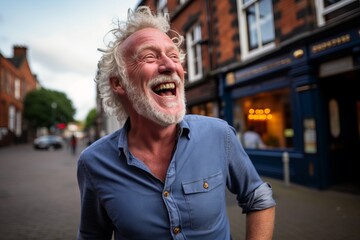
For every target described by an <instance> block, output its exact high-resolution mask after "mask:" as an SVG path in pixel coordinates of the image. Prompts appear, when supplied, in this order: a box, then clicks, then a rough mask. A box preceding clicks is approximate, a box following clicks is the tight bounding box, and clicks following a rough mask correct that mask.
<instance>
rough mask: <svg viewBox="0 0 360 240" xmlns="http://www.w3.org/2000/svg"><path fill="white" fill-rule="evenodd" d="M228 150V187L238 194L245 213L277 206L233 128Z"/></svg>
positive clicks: (228, 138) (229, 132)
mask: <svg viewBox="0 0 360 240" xmlns="http://www.w3.org/2000/svg"><path fill="white" fill-rule="evenodd" d="M226 148H227V149H226V153H227V170H228V174H227V187H228V189H229V191H230V192H232V193H234V194H236V197H237V201H238V204H239V206H240V207H241V208H242V210H243V213H248V212H251V211H256V210H263V209H266V208H270V207H273V206H275V204H276V203H275V200H274V199H273V197H272V188H271V186H270V184H268V183H265V182H263V180H262V179H261V178H260V176H259V174H258V172H257V171H256V169H255V167H254V165H253V164H252V162H251V160H250V158H249V156H248V155H247V153H246V152H245V150H244V148H243V147H242V145H241V143H240V141H239V140H238V139H237V138H236V132H235V129H233V128H232V127H231V126H229V128H228V131H227V139H226Z"/></svg>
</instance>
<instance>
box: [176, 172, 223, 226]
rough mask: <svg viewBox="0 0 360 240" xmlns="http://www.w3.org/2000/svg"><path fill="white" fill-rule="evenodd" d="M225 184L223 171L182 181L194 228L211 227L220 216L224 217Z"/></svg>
mask: <svg viewBox="0 0 360 240" xmlns="http://www.w3.org/2000/svg"><path fill="white" fill-rule="evenodd" d="M224 186H225V185H224V178H223V175H222V173H221V171H220V172H218V173H216V174H214V175H211V176H209V177H207V178H202V179H199V180H195V181H191V182H183V183H182V188H183V192H184V196H185V200H186V203H187V207H188V211H189V215H190V222H191V223H190V224H191V228H192V229H194V230H205V229H210V228H211V227H212V226H213V225H214V224H215V223H216V222H217V220H218V219H219V218H221V217H224V216H223V215H224V212H223V211H224V210H225V209H226V208H225V206H226V204H225V189H224Z"/></svg>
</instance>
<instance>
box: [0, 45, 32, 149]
mask: <svg viewBox="0 0 360 240" xmlns="http://www.w3.org/2000/svg"><path fill="white" fill-rule="evenodd" d="M37 87H39V83H38V81H37V79H36V76H35V75H34V74H33V73H32V71H31V69H30V67H29V62H28V59H27V48H26V47H24V46H14V48H13V57H11V58H6V57H5V56H3V55H2V54H1V53H0V146H4V145H10V144H14V143H20V142H26V141H27V138H28V135H27V134H28V126H27V124H26V122H25V121H24V118H23V111H24V108H23V101H24V98H25V96H26V94H27V93H28V92H29V91H31V90H33V89H36V88H37Z"/></svg>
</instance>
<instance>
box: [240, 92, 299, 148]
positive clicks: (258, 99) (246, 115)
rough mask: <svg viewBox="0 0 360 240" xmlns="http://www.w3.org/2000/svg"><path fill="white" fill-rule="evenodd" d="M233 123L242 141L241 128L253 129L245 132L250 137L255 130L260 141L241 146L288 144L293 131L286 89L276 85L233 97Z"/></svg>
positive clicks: (289, 145)
mask: <svg viewBox="0 0 360 240" xmlns="http://www.w3.org/2000/svg"><path fill="white" fill-rule="evenodd" d="M234 127H235V129H236V131H237V133H238V137H239V140H240V141H241V142H242V143H243V144H244V134H245V132H247V131H253V133H252V134H249V135H251V137H252V138H253V140H254V141H255V138H256V137H255V133H256V134H258V135H259V137H260V141H257V142H256V143H254V144H250V145H249V146H245V145H244V147H245V148H250V147H253V148H261V149H274V148H275V149H276V148H292V147H293V136H294V131H293V123H292V110H291V104H290V89H289V88H283V89H277V90H273V91H268V92H263V93H258V94H255V95H252V96H246V97H242V98H239V99H236V100H235V102H234ZM246 135H247V134H246ZM246 135H245V136H246Z"/></svg>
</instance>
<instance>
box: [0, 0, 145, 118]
mask: <svg viewBox="0 0 360 240" xmlns="http://www.w3.org/2000/svg"><path fill="white" fill-rule="evenodd" d="M139 2H140V1H139V0H61V1H58V0H0V52H1V54H2V55H3V56H4V57H6V58H11V57H13V46H14V45H20V46H25V47H27V57H28V61H29V64H30V68H31V71H32V73H33V74H36V75H37V78H38V80H39V82H40V84H41V85H42V86H43V87H45V88H47V89H51V90H56V91H60V92H63V93H65V94H66V95H67V97H68V98H69V99H70V100H71V101H72V103H73V105H74V107H75V108H76V114H75V119H77V120H84V119H85V118H86V116H87V113H88V112H89V111H90V110H91V109H92V108H94V107H95V106H96V100H95V99H96V85H95V82H94V77H95V74H96V69H97V63H98V61H99V59H100V57H101V53H100V52H99V51H97V49H98V48H104V47H105V46H106V45H105V43H106V41H107V40H109V39H110V36H111V35H107V33H108V32H109V31H110V30H111V29H112V28H113V27H114V26H115V25H114V22H116V21H117V20H125V19H126V16H127V11H128V9H129V8H131V9H134V8H135V7H136V6H137V4H138V3H139Z"/></svg>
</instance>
